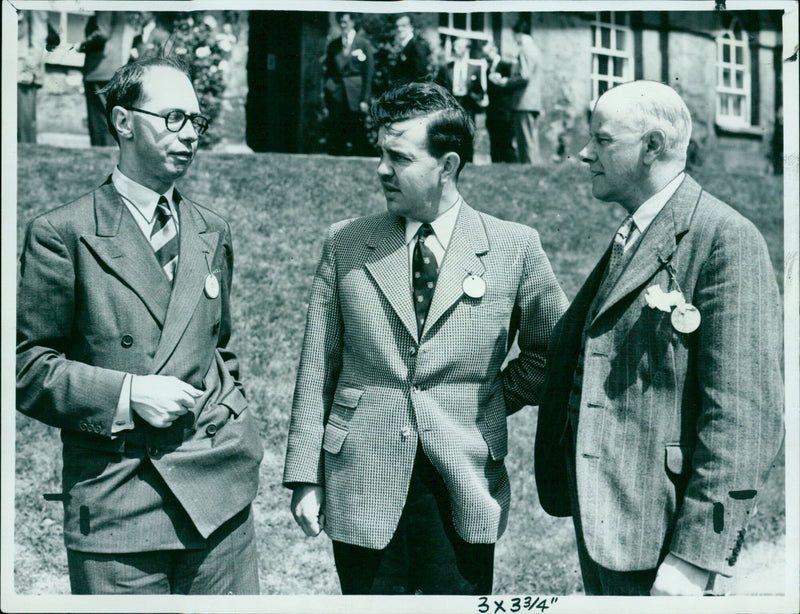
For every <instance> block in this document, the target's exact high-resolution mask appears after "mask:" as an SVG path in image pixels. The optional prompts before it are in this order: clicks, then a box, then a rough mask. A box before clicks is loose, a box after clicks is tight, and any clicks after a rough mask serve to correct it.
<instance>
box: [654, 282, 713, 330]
mask: <svg viewBox="0 0 800 614" xmlns="http://www.w3.org/2000/svg"><path fill="white" fill-rule="evenodd" d="M644 299H645V300H646V301H647V304H648V305H649V306H650V307H651V308H652V309H659V310H661V311H665V312H667V313H669V312H670V311H671V312H672V315H671V316H670V321H671V322H672V326H673V327H674V328H675V330H677V331H678V332H679V333H685V334H688V333H693V332H694V331H696V330H697V329H698V328H699V327H700V311H699V310H698V309H697V307H695V306H694V305H692V304H691V303H688V302H686V297H685V296H683V292H681V291H680V290H671V291H670V292H664V291H663V290H662V289H661V286H659V285H655V286H650V287H649V288H647V290H645V294H644Z"/></svg>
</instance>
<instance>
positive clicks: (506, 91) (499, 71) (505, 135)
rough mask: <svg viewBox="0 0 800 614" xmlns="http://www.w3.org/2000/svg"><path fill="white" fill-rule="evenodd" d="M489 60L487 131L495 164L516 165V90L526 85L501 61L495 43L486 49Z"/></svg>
mask: <svg viewBox="0 0 800 614" xmlns="http://www.w3.org/2000/svg"><path fill="white" fill-rule="evenodd" d="M483 54H484V56H485V57H486V61H487V67H486V73H487V74H486V80H487V94H488V96H489V105H488V106H487V107H486V129H487V131H488V132H489V148H490V153H491V157H492V162H516V161H517V154H516V151H515V150H514V110H513V102H514V101H513V98H514V91H515V89H517V88H519V87H522V86H524V85H525V81H524V80H523V79H521V78H520V76H519V72H518V71H515V70H514V65H512V64H511V63H510V62H506V61H504V60H503V59H502V58H501V57H500V52H499V51H498V50H497V45H495V44H494V41H488V42H487V43H486V44H485V45H484V46H483Z"/></svg>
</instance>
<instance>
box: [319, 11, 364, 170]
mask: <svg viewBox="0 0 800 614" xmlns="http://www.w3.org/2000/svg"><path fill="white" fill-rule="evenodd" d="M336 17H337V19H338V22H339V28H341V36H338V37H336V38H334V39H333V40H332V41H331V42H330V43H328V49H327V51H326V53H325V63H324V68H323V77H324V80H325V82H324V96H325V105H326V107H327V108H328V113H329V117H328V121H329V124H328V128H329V129H328V139H329V151H330V153H332V154H334V155H346V154H353V155H366V154H368V153H369V149H370V148H369V144H368V143H367V133H366V126H365V125H364V119H365V117H366V113H367V111H369V103H370V100H371V98H372V77H373V75H374V74H375V60H374V57H373V51H372V45H371V44H370V42H369V41H368V40H367V38H366V37H365V36H363V35H361V34H359V33H358V32H356V23H355V21H354V19H353V15H352V14H350V13H337V14H336Z"/></svg>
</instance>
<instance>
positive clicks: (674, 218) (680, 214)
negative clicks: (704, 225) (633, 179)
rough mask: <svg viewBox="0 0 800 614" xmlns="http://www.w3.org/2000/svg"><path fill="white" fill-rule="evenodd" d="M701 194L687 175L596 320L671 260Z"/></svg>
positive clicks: (610, 290)
mask: <svg viewBox="0 0 800 614" xmlns="http://www.w3.org/2000/svg"><path fill="white" fill-rule="evenodd" d="M701 191H702V190H701V188H700V186H699V185H698V184H697V183H696V182H695V181H694V180H693V179H692V178H691V177H689V176H688V175H687V176H686V177H685V178H684V180H683V182H682V183H681V185H680V186H679V187H678V190H677V191H676V192H675V194H673V195H672V197H671V198H670V199H669V200H668V201H667V204H666V205H664V208H663V209H662V210H661V212H660V213H659V214H658V215H657V216H656V217H655V219H654V220H653V221H652V222H651V223H650V226H649V227H648V228H647V230H645V233H644V235H642V238H641V240H640V242H639V245H638V247H636V248H635V249H636V251H635V252H634V254H633V256H632V257H631V259H630V260H629V261H628V263H627V264H626V265H625V268H624V269H623V270H622V272H621V273H620V274H619V276H618V278H617V280H616V281H615V282H613V285H612V286H611V287H610V289H609V290H608V294H607V296H606V298H605V299H604V300H603V302H602V304H601V305H600V309H599V310H598V312H597V315H596V316H595V321H596V320H597V318H599V317H601V316H602V315H603V314H604V313H605V312H606V311H608V310H609V309H610V308H611V307H612V306H614V305H615V304H616V303H618V302H619V301H620V300H622V299H623V298H624V297H626V296H627V295H628V294H630V293H631V292H634V291H635V290H637V289H638V288H639V287H640V286H642V284H644V283H646V282H647V281H648V280H649V279H651V278H652V277H653V275H655V273H656V271H658V269H659V268H661V267H662V266H663V265H664V263H665V262H667V261H668V260H670V259H671V258H672V254H673V253H675V248H676V246H677V242H678V240H679V239H680V237H681V236H682V235H683V234H684V233H685V232H686V231H687V230H688V228H689V222H690V221H691V219H692V215H693V214H694V209H695V207H696V205H697V202H698V200H699V198H700V193H701Z"/></svg>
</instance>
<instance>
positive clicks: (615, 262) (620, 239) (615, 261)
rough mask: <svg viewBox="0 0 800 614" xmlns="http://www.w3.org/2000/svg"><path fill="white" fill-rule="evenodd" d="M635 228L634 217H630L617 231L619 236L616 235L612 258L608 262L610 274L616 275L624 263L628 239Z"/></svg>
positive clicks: (612, 247)
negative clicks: (623, 257)
mask: <svg viewBox="0 0 800 614" xmlns="http://www.w3.org/2000/svg"><path fill="white" fill-rule="evenodd" d="M632 227H633V217H632V216H630V215H629V216H628V217H626V218H625V219H624V220H623V221H622V224H620V227H619V228H618V229H617V234H615V235H614V243H613V244H612V246H611V257H610V258H609V260H608V272H609V274H611V273H614V272H615V271H616V269H617V267H619V265H620V263H621V262H622V256H623V255H624V254H625V245H626V244H627V243H628V238H629V237H630V234H631V228H632Z"/></svg>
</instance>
